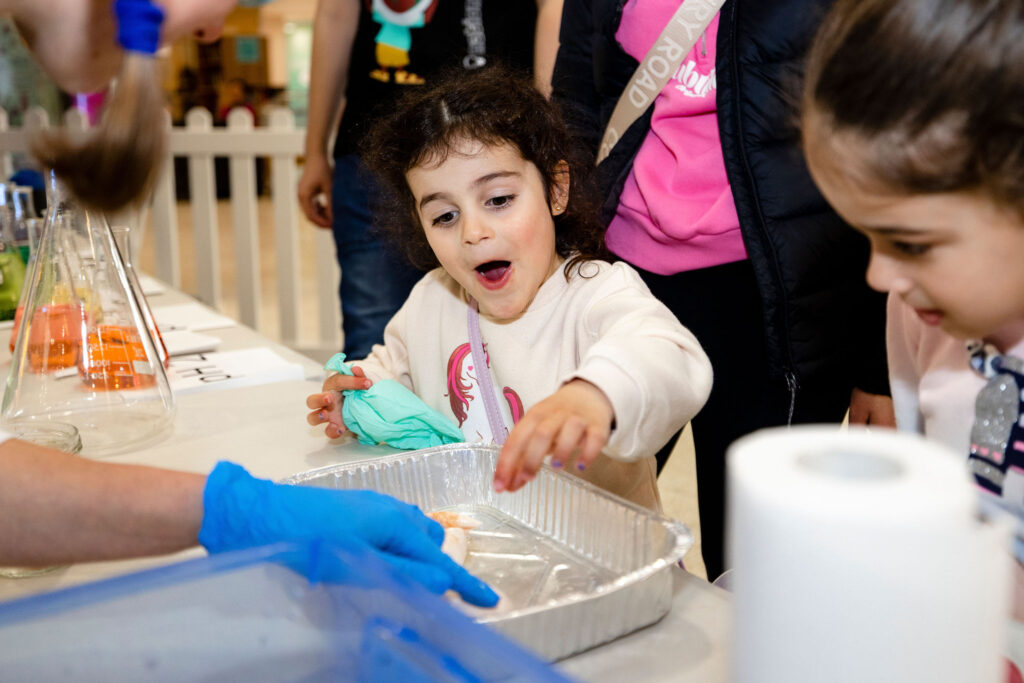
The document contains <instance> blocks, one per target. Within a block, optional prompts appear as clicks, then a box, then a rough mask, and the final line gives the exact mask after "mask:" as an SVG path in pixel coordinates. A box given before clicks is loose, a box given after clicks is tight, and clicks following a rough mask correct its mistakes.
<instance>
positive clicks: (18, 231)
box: [11, 185, 42, 263]
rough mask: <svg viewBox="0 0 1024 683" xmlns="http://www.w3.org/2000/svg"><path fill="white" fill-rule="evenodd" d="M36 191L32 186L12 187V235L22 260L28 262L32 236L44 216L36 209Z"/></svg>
mask: <svg viewBox="0 0 1024 683" xmlns="http://www.w3.org/2000/svg"><path fill="white" fill-rule="evenodd" d="M33 192H34V191H33V190H32V188H31V187H26V186H23V185H15V186H14V187H13V188H12V189H11V203H12V204H13V208H14V223H13V225H12V233H13V234H12V237H13V239H14V244H15V246H17V248H18V252H19V253H20V254H21V260H22V261H24V262H25V263H28V259H29V252H30V250H31V238H30V235H31V234H32V231H33V228H34V226H37V225H38V224H39V223H40V222H41V221H42V218H40V217H39V212H38V211H37V210H36V202H35V199H34V193H33Z"/></svg>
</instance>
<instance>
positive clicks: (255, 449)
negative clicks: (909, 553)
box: [0, 290, 730, 683]
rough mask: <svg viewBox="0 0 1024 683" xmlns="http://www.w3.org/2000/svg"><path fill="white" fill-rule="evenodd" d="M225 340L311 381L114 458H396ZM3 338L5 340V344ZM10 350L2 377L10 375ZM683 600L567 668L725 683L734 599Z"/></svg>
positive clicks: (248, 343) (244, 391)
mask: <svg viewBox="0 0 1024 683" xmlns="http://www.w3.org/2000/svg"><path fill="white" fill-rule="evenodd" d="M186 301H191V299H190V298H189V297H187V296H186V295H184V294H182V293H180V292H176V291H174V290H168V291H167V292H166V293H164V294H159V295H156V296H152V297H150V302H151V305H152V306H153V307H157V306H163V305H171V304H176V303H183V302H186ZM205 334H210V335H213V336H217V337H220V338H221V339H222V344H221V346H220V348H219V349H218V350H221V351H227V350H232V349H240V348H251V347H254V346H266V347H270V348H272V349H273V350H274V351H276V352H277V353H279V354H280V355H281V356H283V357H284V358H286V359H287V360H289V361H292V362H297V363H301V364H302V366H303V369H304V371H305V375H306V377H307V379H306V380H304V381H291V382H279V383H275V384H268V385H260V386H255V387H244V388H238V389H227V390H221V391H210V392H207V393H199V394H192V395H187V396H183V397H179V398H177V415H176V417H175V420H174V424H173V427H172V431H171V432H170V433H169V434H168V435H166V436H165V437H163V439H162V440H160V441H158V442H157V443H154V444H153V445H151V446H149V447H146V448H143V449H141V450H139V451H136V452H133V453H130V454H124V455H116V456H111V457H108V458H104V460H105V461H109V462H120V463H139V464H146V465H154V466H159V467H167V468H173V469H179V470H188V471H193V472H201V473H206V472H209V471H210V469H212V468H213V466H214V464H215V463H216V462H217V461H218V460H222V459H228V460H232V461H234V462H238V463H240V464H242V465H244V466H245V467H246V468H247V469H248V470H249V471H250V472H252V473H253V474H254V475H256V476H260V477H266V478H270V479H280V478H283V477H286V476H289V475H292V474H295V473H297V472H303V471H306V470H310V469H314V468H317V467H325V466H328V465H334V464H337V463H342V462H355V461H358V460H363V459H367V458H369V457H373V456H374V455H375V454H380V453H386V452H392V451H391V449H388V448H384V447H375V446H364V445H361V444H358V443H356V442H349V443H345V444H331V443H329V442H328V441H327V439H325V438H324V436H323V428H322V427H321V428H313V427H309V426H308V425H307V424H306V422H305V414H306V412H307V411H306V408H305V397H306V396H307V395H308V394H310V393H313V392H315V391H318V390H319V389H320V384H321V379H322V376H323V369H322V368H321V367H320V365H319V364H317V363H316V362H314V361H312V360H310V359H308V358H306V357H304V356H302V355H300V354H298V353H295V352H294V351H291V350H290V349H287V348H286V347H284V346H282V345H280V344H276V343H274V342H272V341H270V340H269V339H267V338H265V337H263V336H261V335H260V334H258V333H257V332H255V331H253V330H251V329H249V328H246V327H242V326H236V327H232V328H224V329H218V330H211V331H208V332H205ZM2 337H3V333H0V338H2ZM6 348H7V345H6V343H4V344H0V349H3V351H0V374H2V373H3V372H5V371H6V368H7V367H8V366H9V363H10V357H9V354H7V353H6ZM203 554H204V551H202V550H201V549H199V548H195V549H192V550H188V551H185V552H182V553H177V554H173V555H166V556H162V557H156V558H146V559H142V560H124V561H117V562H95V563H88V564H78V565H73V566H70V567H67V568H63V569H59V570H56V571H54V572H51V573H49V574H45V575H42V576H38V577H31V578H24V579H0V601H3V600H10V599H12V598H17V597H24V596H28V595H33V594H36V593H41V592H45V591H50V590H55V589H58V588H64V587H67V586H72V585H75V584H79V583H84V582H87V581H94V580H98V579H102V578H108V577H111V576H116V575H119V574H124V573H127V572H132V571H138V570H141V569H146V568H149V567H154V566H159V565H164V564H168V563H170V562H176V561H180V560H183V559H186V558H190V557H200V556H202V555H203ZM673 572H674V578H675V586H674V588H675V597H674V600H673V607H672V610H671V611H670V612H669V614H668V615H667V616H666V617H665V618H664V619H662V620H661V621H660V622H658V623H657V624H654V625H652V626H649V627H647V628H645V629H642V630H640V631H637V632H635V633H633V634H630V635H627V636H625V637H623V638H619V639H618V640H616V641H613V642H612V643H608V644H606V645H603V646H600V647H597V648H594V649H592V650H589V651H587V652H584V653H581V654H579V655H576V656H574V657H571V658H569V659H566V660H564V661H562V662H560V663H559V664H558V668H559V669H560V670H561V671H563V672H565V673H566V674H568V675H570V676H573V677H577V678H579V679H581V680H584V681H608V682H612V681H624V680H626V681H630V682H631V683H632V682H637V683H639V682H641V681H652V682H653V681H681V682H687V681H694V682H696V681H702V682H703V681H708V682H712V683H713V682H715V681H725V680H726V679H727V675H728V672H727V664H728V652H727V644H728V622H729V611H730V610H729V595H728V593H726V592H724V591H722V590H720V589H718V588H716V587H714V586H712V585H710V584H709V583H707V582H706V581H703V580H702V579H699V578H697V577H694V576H691V575H690V574H687V573H686V572H684V571H682V570H680V569H674V570H673Z"/></svg>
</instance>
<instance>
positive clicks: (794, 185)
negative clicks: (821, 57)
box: [554, 0, 888, 393]
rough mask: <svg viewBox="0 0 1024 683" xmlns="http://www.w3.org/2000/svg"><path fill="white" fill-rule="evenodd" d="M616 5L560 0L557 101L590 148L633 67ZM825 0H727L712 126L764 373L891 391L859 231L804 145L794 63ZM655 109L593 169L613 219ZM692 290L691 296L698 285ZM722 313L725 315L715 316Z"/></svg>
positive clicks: (880, 319)
mask: <svg viewBox="0 0 1024 683" xmlns="http://www.w3.org/2000/svg"><path fill="white" fill-rule="evenodd" d="M624 4H625V0H565V10H564V13H563V15H562V29H561V36H560V38H561V47H560V49H559V51H558V60H557V62H556V65H555V74H554V97H555V99H556V100H557V101H558V102H559V103H560V104H561V105H562V107H563V112H564V114H565V116H566V118H567V120H568V121H569V124H570V127H571V128H572V129H574V131H575V132H577V133H578V134H579V135H581V136H582V137H583V139H584V140H585V144H586V145H587V146H588V148H589V149H591V150H596V149H597V147H598V143H599V141H600V137H601V134H602V133H603V131H604V128H605V126H606V125H607V123H608V119H609V118H610V117H611V113H612V109H614V107H615V103H616V102H617V101H618V98H619V95H620V94H621V93H622V91H623V90H624V89H625V87H626V84H627V83H628V82H629V79H630V77H631V76H632V75H633V72H634V71H635V70H636V68H637V66H638V64H637V61H636V60H635V59H633V58H632V57H630V56H629V55H628V54H626V53H625V52H624V51H623V50H622V48H621V47H620V46H619V45H618V43H616V42H615V31H616V30H617V29H618V26H619V22H620V20H621V18H622V7H623V5H624ZM830 4H831V1H830V0H770V1H769V2H765V1H764V0H728V1H727V2H726V3H725V5H724V6H723V8H722V14H721V18H720V21H719V28H718V37H717V38H718V48H717V49H718V54H717V59H716V65H715V67H716V74H717V81H718V96H717V97H718V124H719V129H720V134H721V138H722V148H723V153H724V157H725V167H726V171H727V173H728V177H729V184H730V186H731V188H732V193H733V196H734V198H735V201H736V209H737V213H738V214H739V219H740V227H741V230H742V233H743V241H744V243H745V244H746V248H747V253H748V254H749V256H750V260H751V262H752V264H753V267H754V271H755V273H756V276H757V280H758V283H759V285H760V289H761V295H762V300H763V303H764V322H765V330H766V334H767V341H768V354H769V360H770V362H771V365H772V373H773V374H774V375H775V376H778V377H785V378H786V379H787V381H790V382H791V386H796V385H799V384H800V383H808V382H818V381H829V382H834V381H844V380H845V381H848V382H849V383H850V385H851V386H857V387H860V388H861V389H863V390H865V391H869V392H871V393H888V380H887V377H886V365H885V334H884V333H885V301H884V296H883V295H880V294H878V293H875V292H872V291H871V290H870V289H869V288H868V286H867V284H866V283H865V280H864V273H865V269H866V266H867V257H868V244H867V241H866V239H864V238H863V237H861V236H860V235H859V234H858V233H856V232H855V231H854V230H852V229H851V228H850V227H849V226H847V225H846V224H845V223H843V221H842V220H841V219H840V218H839V217H838V216H837V215H836V214H835V213H834V212H833V211H832V210H831V209H830V208H829V207H828V205H827V204H826V202H825V200H824V199H823V198H822V196H821V195H820V194H819V192H818V191H817V189H816V188H815V186H814V183H813V182H812V180H811V177H810V175H809V173H808V171H807V167H806V164H805V163H804V160H803V157H802V154H801V152H800V149H799V131H798V128H797V104H798V102H799V89H800V76H801V73H802V70H803V57H804V55H805V53H806V51H807V48H808V47H809V44H810V40H811V38H812V37H813V35H814V31H815V29H816V28H817V26H818V24H819V23H820V20H821V18H822V17H823V15H824V13H825V12H826V11H827V9H828V6H829V5H830ZM652 111H653V105H652V107H651V108H650V109H648V111H647V113H646V114H645V115H644V116H643V117H641V118H640V119H638V120H637V121H636V122H635V123H634V124H633V126H631V127H630V128H629V130H627V131H626V132H625V133H624V134H623V136H622V139H621V140H620V141H619V143H618V144H617V145H616V147H615V148H614V149H613V150H612V153H611V155H610V156H609V157H608V158H607V159H605V160H604V161H603V162H602V164H601V166H600V167H599V168H598V176H599V178H600V182H601V184H602V189H603V191H604V196H605V197H607V199H606V202H605V205H604V218H605V220H606V221H609V220H610V219H611V217H612V216H613V215H614V213H615V207H616V206H617V204H618V200H619V194H620V193H621V191H622V186H623V184H624V183H625V180H626V177H627V176H628V174H629V170H630V167H631V165H632V161H633V157H634V156H635V155H636V152H637V150H638V149H639V147H640V144H641V142H642V141H643V139H644V137H645V136H646V134H647V131H648V129H649V128H650V120H651V113H652ZM694 296H700V292H694ZM723 315H727V312H726V311H723Z"/></svg>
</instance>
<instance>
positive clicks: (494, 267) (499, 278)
mask: <svg viewBox="0 0 1024 683" xmlns="http://www.w3.org/2000/svg"><path fill="white" fill-rule="evenodd" d="M511 271H512V262H511V261H488V262H487V263H481V264H480V265H479V266H477V267H476V276H477V279H478V280H480V283H481V284H482V285H483V286H484V287H486V288H487V289H499V288H501V287H502V286H504V284H505V282H506V281H507V280H508V275H509V273H510V272H511Z"/></svg>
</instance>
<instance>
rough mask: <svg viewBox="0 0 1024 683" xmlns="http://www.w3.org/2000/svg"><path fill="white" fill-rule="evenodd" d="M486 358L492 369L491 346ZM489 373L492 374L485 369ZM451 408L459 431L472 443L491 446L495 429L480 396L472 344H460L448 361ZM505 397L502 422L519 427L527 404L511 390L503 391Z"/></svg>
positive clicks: (505, 389) (505, 388)
mask: <svg viewBox="0 0 1024 683" xmlns="http://www.w3.org/2000/svg"><path fill="white" fill-rule="evenodd" d="M484 357H485V358H486V362H487V366H488V368H489V367H490V364H491V359H490V355H489V354H488V353H487V345H486V344H485V345H484ZM484 371H485V372H487V371H488V370H487V369H485V370H484ZM446 383H447V386H448V391H447V393H446V394H445V395H446V396H447V397H448V404H449V405H450V406H451V409H452V414H453V415H454V416H455V419H456V420H457V421H458V423H459V429H461V430H462V434H463V436H465V437H466V440H467V441H469V442H476V443H479V442H490V441H491V440H492V437H491V427H490V424H489V423H488V421H487V409H486V408H485V407H484V402H483V399H482V398H481V396H480V390H481V387H480V383H479V382H478V381H477V372H476V368H475V367H474V364H473V354H472V352H471V351H470V348H469V344H468V343H465V344H459V345H458V346H457V347H455V350H454V351H452V354H451V356H449V357H448V370H447V382H446ZM501 394H502V397H503V398H504V399H505V402H504V405H502V406H501V408H502V410H501V412H502V419H503V420H504V421H505V424H506V425H508V424H513V425H514V424H516V423H517V422H519V420H520V419H522V417H523V413H524V412H525V411H524V410H523V401H522V399H520V398H519V394H517V393H516V392H515V390H514V389H512V388H510V387H502V391H501Z"/></svg>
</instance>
